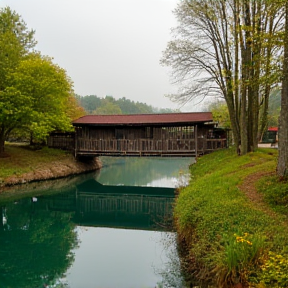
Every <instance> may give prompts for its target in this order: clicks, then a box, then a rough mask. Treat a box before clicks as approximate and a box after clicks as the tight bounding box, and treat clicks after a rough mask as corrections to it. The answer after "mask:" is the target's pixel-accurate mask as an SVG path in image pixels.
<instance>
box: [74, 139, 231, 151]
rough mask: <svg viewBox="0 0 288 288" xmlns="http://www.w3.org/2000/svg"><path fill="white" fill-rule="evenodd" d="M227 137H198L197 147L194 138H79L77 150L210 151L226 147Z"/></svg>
mask: <svg viewBox="0 0 288 288" xmlns="http://www.w3.org/2000/svg"><path fill="white" fill-rule="evenodd" d="M225 147H226V139H206V138H198V141H197V147H196V145H195V140H194V139H167V140H157V139H135V140H130V139H93V140H88V139H84V138H82V139H81V138H79V139H78V140H77V143H76V152H89V153H95V154H97V153H105V152H107V153H113V152H114V153H117V152H119V153H121V152H127V153H133V152H135V153H142V152H151V153H157V152H159V153H165V152H168V153H172V152H175V153H177V152H178V153H180V152H187V153H189V152H195V151H196V150H197V152H199V153H203V154H205V153H209V152H211V151H214V150H217V149H221V148H225Z"/></svg>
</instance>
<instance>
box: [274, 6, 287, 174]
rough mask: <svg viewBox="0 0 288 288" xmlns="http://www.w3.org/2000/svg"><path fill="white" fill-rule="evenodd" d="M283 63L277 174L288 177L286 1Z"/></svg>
mask: <svg viewBox="0 0 288 288" xmlns="http://www.w3.org/2000/svg"><path fill="white" fill-rule="evenodd" d="M285 5H286V15H285V38H284V63H283V81H282V94H281V112H280V117H279V132H278V133H279V134H278V137H279V147H278V148H279V157H278V165H277V174H278V176H279V177H284V178H287V177H288V0H286V4H285Z"/></svg>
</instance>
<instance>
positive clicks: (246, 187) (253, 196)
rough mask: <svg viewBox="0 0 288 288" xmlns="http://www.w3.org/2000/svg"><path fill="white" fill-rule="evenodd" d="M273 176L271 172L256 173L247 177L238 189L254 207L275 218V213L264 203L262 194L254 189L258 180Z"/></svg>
mask: <svg viewBox="0 0 288 288" xmlns="http://www.w3.org/2000/svg"><path fill="white" fill-rule="evenodd" d="M269 175H273V172H262V171H259V172H256V173H254V174H250V175H249V176H247V177H246V178H245V179H244V181H243V183H242V184H241V185H240V186H239V187H238V188H239V189H240V190H241V191H243V193H245V195H246V196H247V197H248V198H249V199H250V201H251V202H253V204H254V205H255V207H257V208H259V209H261V210H262V211H264V212H265V213H266V214H268V215H269V216H271V217H273V218H274V217H275V216H276V213H275V212H274V211H273V210H272V209H271V208H270V207H269V206H268V205H267V204H266V203H265V202H264V199H263V194H261V193H259V192H258V191H257V189H256V183H257V181H258V180H259V179H261V178H262V177H265V176H269Z"/></svg>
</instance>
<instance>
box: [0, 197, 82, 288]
mask: <svg viewBox="0 0 288 288" xmlns="http://www.w3.org/2000/svg"><path fill="white" fill-rule="evenodd" d="M38 204H40V203H37V202H36V201H35V199H34V202H33V201H32V199H22V200H19V201H15V202H14V203H13V202H12V203H11V202H10V203H6V204H5V206H2V219H1V220H2V221H0V222H1V223H2V225H1V226H0V247H1V248H0V259H1V261H0V287H1V288H4V287H5V288H6V287H17V288H21V287H51V285H52V284H55V285H56V283H57V282H58V285H56V286H58V287H61V285H62V284H60V283H59V281H58V279H59V278H60V277H61V275H63V274H64V273H65V272H66V271H67V269H68V268H69V267H70V265H71V263H72V262H73V261H74V255H73V253H72V252H71V251H72V250H73V248H75V247H76V246H77V235H76V232H75V230H74V227H75V225H74V224H73V223H72V222H71V221H70V219H71V217H72V215H71V214H72V213H63V212H60V211H49V210H48V209H47V210H45V209H36V208H37V205H38ZM3 215H6V216H5V217H6V219H5V221H3ZM59 285H60V286H59ZM56 286H53V287H56Z"/></svg>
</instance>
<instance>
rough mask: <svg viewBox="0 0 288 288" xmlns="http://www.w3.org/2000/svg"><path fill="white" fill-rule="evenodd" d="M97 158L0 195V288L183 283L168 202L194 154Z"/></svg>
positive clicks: (97, 287) (182, 182)
mask: <svg viewBox="0 0 288 288" xmlns="http://www.w3.org/2000/svg"><path fill="white" fill-rule="evenodd" d="M101 160H102V162H103V168H102V169H101V171H97V172H95V173H91V174H89V175H82V176H78V177H69V178H66V179H62V180H57V181H56V180H54V181H45V182H43V183H32V184H29V185H25V186H22V187H20V188H18V191H17V193H14V194H13V196H12V197H11V196H9V195H11V193H10V194H8V193H5V194H3V193H2V194H0V212H2V221H0V288H8V287H11V288H21V287H27V288H28V287H29V288H30V287H31V288H32V287H35V288H36V287H37V288H38V287H39V288H40V287H67V288H68V287H71V288H122V287H123V288H130V287H131V288H138V287H139V288H144V287H147V288H148V287H149V288H154V287H163V286H164V287H168V285H169V286H170V287H181V279H180V278H179V277H178V276H176V277H174V276H173V277H171V275H172V274H173V275H174V274H177V273H178V272H177V271H176V270H177V269H178V268H177V267H176V266H177V255H175V253H176V251H175V247H174V241H173V237H174V233H173V232H172V231H171V223H172V222H171V221H172V218H171V216H172V205H173V201H174V189H175V187H177V186H179V185H185V183H186V182H187V179H188V177H187V171H188V166H189V165H190V164H191V163H192V162H193V159H191V158H120V157H119V158H109V157H106V158H104V157H103V158H101ZM24 191H25V193H23V192H24ZM171 262H173V263H172V264H171ZM175 263H176V264H175ZM171 265H172V266H171ZM171 267H172V269H174V270H175V271H173V273H170V272H171V271H170V269H171ZM174 272H177V273H174ZM170 278H171V279H170ZM167 282H169V284H167Z"/></svg>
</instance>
